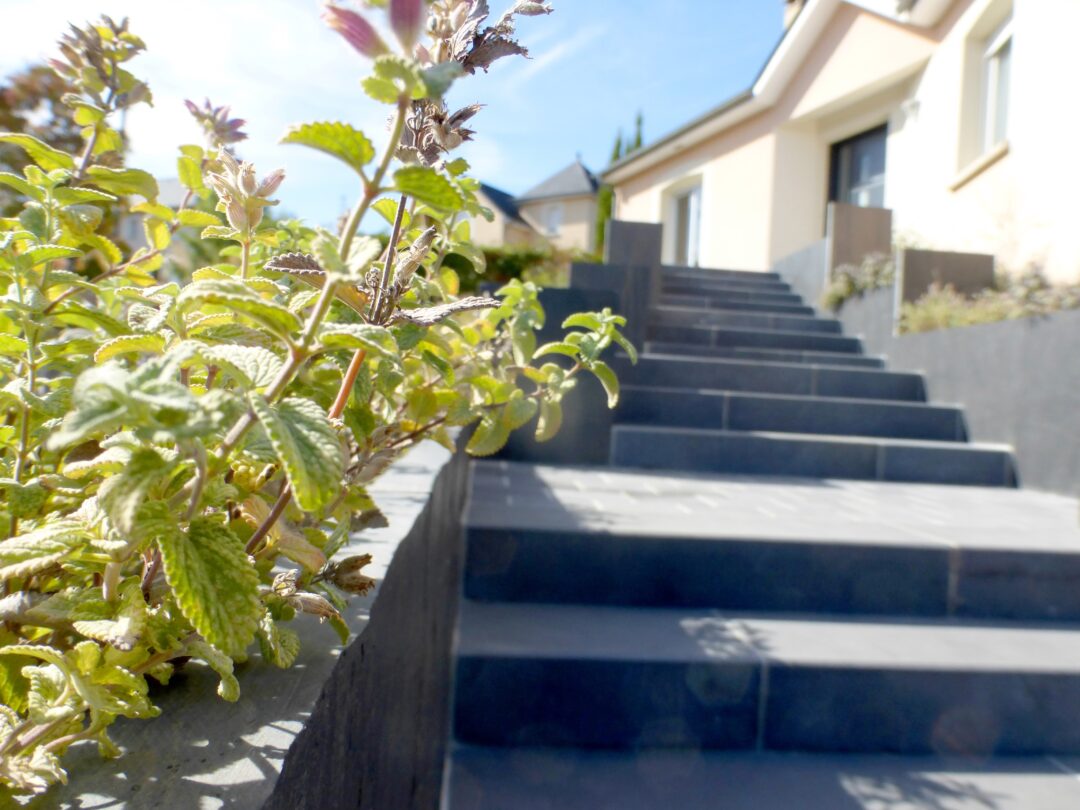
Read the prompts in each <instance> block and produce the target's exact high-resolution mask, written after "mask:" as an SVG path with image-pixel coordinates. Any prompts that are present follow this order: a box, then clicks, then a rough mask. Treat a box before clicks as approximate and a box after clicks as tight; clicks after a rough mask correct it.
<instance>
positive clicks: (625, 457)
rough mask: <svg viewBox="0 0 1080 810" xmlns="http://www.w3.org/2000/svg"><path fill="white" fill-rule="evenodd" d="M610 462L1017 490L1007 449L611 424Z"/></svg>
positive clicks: (624, 464) (628, 464)
mask: <svg viewBox="0 0 1080 810" xmlns="http://www.w3.org/2000/svg"><path fill="white" fill-rule="evenodd" d="M611 461H612V463H613V464H616V465H619V466H627V467H642V468H646V469H690V470H703V471H707V472H734V473H745V474H749V475H789V476H807V477H811V478H814V477H820V478H856V479H862V480H877V481H922V482H926V483H937V484H965V485H980V486H1005V487H1012V486H1016V475H1015V470H1014V467H1013V459H1012V451H1011V449H1010V448H1009V447H1007V446H1003V445H989V444H971V445H968V444H959V443H955V442H932V441H924V440H912V439H887V438H885V439H883V438H875V437H862V436H822V435H816V434H798V433H777V432H769V431H725V430H703V429H695V428H676V427H653V426H639V425H615V426H614V427H613V428H612V438H611Z"/></svg>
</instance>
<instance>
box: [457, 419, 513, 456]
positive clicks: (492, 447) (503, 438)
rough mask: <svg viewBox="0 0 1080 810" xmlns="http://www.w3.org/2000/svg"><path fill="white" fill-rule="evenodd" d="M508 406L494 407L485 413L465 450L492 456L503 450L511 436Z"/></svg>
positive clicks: (475, 454) (477, 454)
mask: <svg viewBox="0 0 1080 810" xmlns="http://www.w3.org/2000/svg"><path fill="white" fill-rule="evenodd" d="M510 430H511V428H510V422H509V420H508V419H507V418H506V408H505V407H502V408H494V409H492V410H490V411H488V412H487V413H486V414H484V417H483V418H482V419H481V420H480V423H479V424H478V425H477V426H476V430H475V432H474V433H473V435H472V438H471V439H469V443H468V444H467V445H466V447H465V450H466V451H467V452H468V453H469V454H470V455H474V456H490V455H492V454H493V453H497V452H499V451H500V450H502V448H503V446H504V445H505V444H506V442H507V441H508V440H509V438H510Z"/></svg>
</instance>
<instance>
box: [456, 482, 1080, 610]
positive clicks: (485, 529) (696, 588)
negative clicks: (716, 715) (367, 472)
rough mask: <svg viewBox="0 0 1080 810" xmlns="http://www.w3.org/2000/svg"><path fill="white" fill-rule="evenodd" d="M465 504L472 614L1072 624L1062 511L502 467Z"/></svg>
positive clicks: (926, 493) (971, 490) (868, 491)
mask: <svg viewBox="0 0 1080 810" xmlns="http://www.w3.org/2000/svg"><path fill="white" fill-rule="evenodd" d="M473 493H474V496H473V498H472V500H471V501H470V507H469V511H468V513H467V515H466V531H467V546H468V564H467V566H466V589H467V591H468V593H469V594H470V596H473V597H475V598H483V599H513V600H531V601H557V602H575V601H576V602H580V603H583V604H585V603H591V604H624V605H630V604H641V605H668V606H675V605H683V606H695V607H699V606H713V607H721V608H725V609H739V610H802V609H807V610H813V611H817V612H822V611H831V612H836V613H845V614H851V613H859V612H864V613H874V614H882V613H895V614H902V615H946V614H948V615H959V616H967V617H989V618H1015V619H1024V620H1029V619H1068V620H1074V621H1075V620H1080V588H1077V587H1076V582H1077V581H1080V525H1078V523H1077V520H1076V510H1077V504H1076V500H1075V499H1073V498H1066V497H1064V496H1059V495H1052V494H1048V493H1039V492H1032V491H1029V490H1019V489H1000V488H989V487H965V486H945V485H935V484H910V483H881V482H871V481H853V480H835V479H834V480H817V479H784V478H779V477H775V478H770V477H752V476H719V475H700V474H691V473H684V472H667V473H663V474H661V473H646V472H641V471H631V470H619V469H610V468H587V467H580V468H565V467H561V468H560V467H546V466H532V465H526V464H512V463H510V464H506V463H502V462H487V463H479V464H476V465H475V467H474V477H473ZM567 561H572V563H569V562H567Z"/></svg>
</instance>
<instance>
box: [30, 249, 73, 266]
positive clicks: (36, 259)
mask: <svg viewBox="0 0 1080 810" xmlns="http://www.w3.org/2000/svg"><path fill="white" fill-rule="evenodd" d="M23 255H24V256H26V257H27V258H28V259H29V261H30V264H31V265H32V266H33V265H38V264H44V263H45V262H51V261H55V260H56V259H71V258H74V257H76V256H81V255H82V251H81V250H78V249H76V248H73V247H65V246H64V245H36V246H34V247H32V248H30V249H29V250H28V251H26V253H24V254H23Z"/></svg>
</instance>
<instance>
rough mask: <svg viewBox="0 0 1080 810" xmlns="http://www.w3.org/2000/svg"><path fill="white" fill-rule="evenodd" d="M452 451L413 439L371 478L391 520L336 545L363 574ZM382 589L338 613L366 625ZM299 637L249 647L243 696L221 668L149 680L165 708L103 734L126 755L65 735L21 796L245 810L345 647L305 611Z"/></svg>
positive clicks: (383, 558) (406, 525) (377, 573)
mask: <svg viewBox="0 0 1080 810" xmlns="http://www.w3.org/2000/svg"><path fill="white" fill-rule="evenodd" d="M449 457H450V454H449V453H448V452H447V451H446V450H445V449H444V448H442V447H440V446H439V445H437V444H434V443H426V444H423V445H420V446H418V447H416V448H414V449H413V450H412V451H411V452H410V453H409V455H407V456H406V457H405V458H404V459H402V460H401V462H400V463H398V464H397V465H396V466H394V467H391V468H390V470H389V471H387V473H386V474H385V475H383V477H382V478H380V479H379V480H378V481H376V482H375V484H374V485H373V486H372V487H371V488H370V492H371V495H372V497H373V498H374V499H375V502H376V503H377V504H378V505H379V506H380V508H381V509H382V510H383V512H384V513H385V514H386V517H387V519H388V522H389V526H387V527H385V528H381V529H370V530H368V531H365V532H364V533H363V534H362V535H359V536H357V537H356V538H354V539H353V541H352V542H351V543H350V544H349V545H348V546H347V547H346V549H343V552H342V553H348V554H364V553H367V554H371V555H372V556H373V558H374V562H373V565H372V566H371V567H369V568H368V569H366V571H368V572H371V576H373V577H375V578H377V579H379V580H380V581H381V579H382V578H383V576H384V575H385V573H386V569H387V567H388V566H389V564H390V560H391V559H392V558H393V556H394V551H395V549H396V548H397V545H398V543H400V542H401V540H403V539H404V537H405V536H406V534H408V532H409V529H410V528H411V527H412V525H413V522H414V521H415V520H416V517H417V515H419V513H420V511H421V510H422V509H423V507H424V505H425V503H427V499H428V493H429V492H430V490H431V486H432V483H433V481H434V480H435V476H436V475H437V474H438V472H439V470H440V469H441V468H442V466H443V465H444V464H445V463H446V461H447V460H448V459H449ZM377 595H378V589H376V591H375V593H374V594H368V595H367V596H364V597H356V598H354V599H352V600H351V601H350V602H349V607H348V611H347V614H346V619H347V621H348V623H349V626H350V627H351V628H352V629H353V631H354V632H356V633H359V632H360V631H362V630H363V629H364V625H365V623H366V621H367V618H368V615H369V613H370V609H371V606H372V603H373V602H374V601H375V597H376V596H377ZM291 626H292V627H293V628H294V629H295V630H297V631H298V632H299V633H300V636H301V638H302V640H303V645H302V647H301V650H300V655H299V657H298V659H297V662H296V664H295V665H294V666H293V667H291V668H290V669H287V670H281V669H276V668H274V667H271V666H267V665H265V664H264V663H263V661H262V659H261V658H260V657H259V655H258V653H257V651H254V652H253V653H252V657H251V659H250V660H249V661H248V662H247V663H246V664H243V665H241V666H240V667H239V668H238V671H237V676H238V678H239V680H240V700H239V701H238V702H236V703H226V702H225V701H223V700H221V699H220V698H219V697H218V696H217V695H216V694H215V689H216V688H217V678H216V677H215V676H214V675H213V674H212V673H211V672H209V671H208V670H207V669H206V668H205V667H203V666H198V665H189V666H187V667H185V668H184V670H182V671H181V672H180V673H177V675H175V676H173V679H172V682H171V683H170V685H169V687H167V688H163V689H160V690H158V691H157V693H156V694H155V702H156V703H157V704H158V705H159V706H160V707H161V709H162V714H161V716H160V717H158V718H156V719H153V720H132V721H128V720H125V719H123V718H121V719H120V720H118V721H117V722H116V723H115V724H114V725H113V727H112V728H111V729H110V736H111V737H112V738H113V740H114V741H115V742H117V743H118V744H119V745H120V746H121V747H122V748H124V749H125V755H124V757H123V758H121V759H120V760H103V759H101V757H100V756H99V755H98V753H97V748H96V746H94V745H92V744H80V745H76V746H73V747H72V749H71V750H70V752H69V753H68V755H67V756H66V757H65V764H66V765H67V767H68V770H69V772H70V774H71V781H70V783H69V784H68V785H66V786H58V788H57V789H55V790H52V791H50V792H49V793H48V794H47V795H46V796H43V797H40V798H37V799H33V800H29V801H28V802H26V803H25V804H24V805H23V806H27V807H30V808H33V810H54V808H56V809H57V810H75V809H76V808H79V809H80V810H91V809H92V810H105V808H108V809H109V810H118V809H119V808H126V809H129V810H142V808H146V810H151V808H152V809H153V810H216V808H222V807H230V808H237V809H238V810H248V809H249V808H257V807H259V806H261V805H262V803H263V802H264V801H265V800H266V798H267V797H268V796H269V795H270V793H271V792H272V791H273V789H274V784H275V780H276V779H277V776H278V774H279V772H280V770H281V764H282V761H283V760H284V758H285V752H286V751H287V750H288V747H289V745H290V744H291V743H292V741H293V738H294V737H295V736H296V734H297V733H298V732H299V731H300V729H301V728H302V727H303V724H304V722H305V720H306V719H307V717H308V715H309V714H310V712H311V708H312V707H313V706H314V705H315V701H316V700H317V699H318V697H319V693H320V692H321V691H322V688H323V683H324V682H325V681H326V680H327V678H329V676H330V673H331V671H332V670H333V667H334V665H335V663H336V662H337V660H338V657H339V655H340V652H341V646H340V642H339V640H338V637H337V634H336V633H335V632H334V631H333V630H331V629H330V627H329V626H328V625H320V624H319V623H318V621H316V620H314V618H313V617H308V616H301V617H299V618H298V619H297V620H296V621H295V622H293V623H292V625H291Z"/></svg>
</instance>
